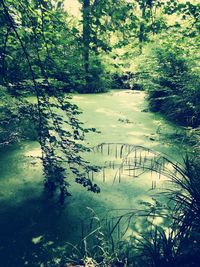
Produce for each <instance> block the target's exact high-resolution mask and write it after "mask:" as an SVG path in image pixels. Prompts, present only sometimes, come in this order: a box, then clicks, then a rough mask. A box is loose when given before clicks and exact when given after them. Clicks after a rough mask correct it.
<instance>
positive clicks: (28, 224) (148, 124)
mask: <svg viewBox="0 0 200 267" xmlns="http://www.w3.org/2000/svg"><path fill="white" fill-rule="evenodd" d="M72 101H73V102H74V103H76V104H77V105H78V106H79V107H80V109H81V110H82V111H83V113H82V114H81V115H80V120H81V121H83V122H84V123H85V125H86V127H95V128H97V130H99V131H100V132H101V133H89V134H88V135H87V136H86V140H85V142H86V144H87V145H88V146H89V147H95V146H97V145H98V144H101V143H112V144H114V145H115V147H116V144H119V146H120V145H121V144H128V145H133V146H138V147H145V148H148V149H151V150H152V151H155V152H159V153H163V154H166V155H168V157H169V158H170V159H172V160H173V159H176V160H177V159H179V160H181V154H182V153H183V151H184V148H183V147H181V146H180V145H177V144H173V142H172V140H171V139H170V138H169V136H170V134H174V133H175V132H176V131H177V128H176V127H175V126H173V125H171V124H170V123H168V122H166V121H165V120H164V119H163V118H162V117H161V116H159V115H158V114H154V113H151V112H148V110H147V106H146V101H145V93H144V92H139V91H131V90H112V91H110V92H108V93H104V94H86V95H74V96H73V100H72ZM39 154H40V150H39V146H38V143H37V142H27V141H26V142H22V143H20V144H16V145H12V146H10V147H9V148H8V147H5V148H2V149H1V150H0V188H1V189H0V218H1V220H0V266H3V267H12V266H15V267H22V266H40V262H42V261H44V262H45V261H47V258H48V254H49V252H50V254H53V251H55V250H54V248H56V247H58V246H60V245H61V244H66V243H67V242H69V243H77V242H78V241H79V240H81V239H82V238H83V237H84V236H85V235H87V234H88V231H89V230H88V223H87V219H88V218H90V217H92V216H93V214H94V213H95V214H96V216H97V217H99V218H100V219H102V220H104V219H105V218H106V219H108V218H111V217H112V216H113V215H111V213H112V214H113V211H114V214H115V215H116V214H123V212H124V211H125V210H126V209H133V208H137V207H138V205H139V203H140V201H148V200H150V199H151V196H152V195H153V194H155V192H156V191H158V190H160V188H162V182H161V183H160V185H158V188H159V189H154V190H151V189H152V181H151V179H150V178H149V175H148V174H146V175H144V176H141V177H139V176H138V177H137V178H136V179H132V178H130V176H129V177H128V176H127V177H124V178H123V179H122V181H120V182H119V181H118V180H117V181H118V182H113V181H114V180H113V179H114V176H115V171H111V170H106V173H105V172H104V173H103V178H102V173H100V174H98V175H97V176H96V177H94V179H96V183H97V184H98V185H99V186H100V188H101V193H100V194H94V193H91V192H88V191H86V190H85V188H83V187H82V186H81V185H78V184H72V186H71V187H70V192H71V193H72V197H69V198H67V200H66V203H65V206H64V207H62V208H60V207H59V206H58V205H57V203H56V202H55V201H53V200H51V199H47V197H46V196H45V195H44V194H43V176H42V166H41V163H40V161H39V160H38V158H37V156H38V155H39ZM108 156H109V157H108ZM86 157H87V158H88V159H89V160H91V161H92V162H94V163H96V164H98V163H102V162H105V161H106V162H108V161H109V160H110V162H111V161H112V160H113V159H112V157H113V155H111V153H110V155H107V156H105V155H102V153H99V154H98V153H95V155H94V154H92V153H91V154H90V155H86ZM108 158H111V159H108ZM122 176H123V175H122ZM119 211H120V213H119ZM109 216H110V217H109ZM129 230H130V231H131V229H129ZM44 244H45V245H44ZM41 266H43V265H41ZM49 266H50V265H49Z"/></svg>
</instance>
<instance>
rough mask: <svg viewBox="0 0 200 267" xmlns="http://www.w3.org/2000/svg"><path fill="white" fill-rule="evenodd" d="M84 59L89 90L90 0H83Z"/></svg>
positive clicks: (86, 86) (86, 85)
mask: <svg viewBox="0 0 200 267" xmlns="http://www.w3.org/2000/svg"><path fill="white" fill-rule="evenodd" d="M82 12H83V61H84V63H83V64H84V71H85V89H86V91H88V90H89V80H90V78H89V60H90V0H83V6H82Z"/></svg>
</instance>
